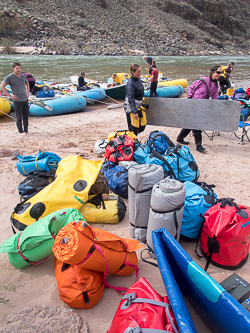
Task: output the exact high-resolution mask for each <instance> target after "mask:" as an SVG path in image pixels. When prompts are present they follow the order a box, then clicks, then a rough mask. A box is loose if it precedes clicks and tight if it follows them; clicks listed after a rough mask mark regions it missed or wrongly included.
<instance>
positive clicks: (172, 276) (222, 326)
mask: <svg viewBox="0 0 250 333" xmlns="http://www.w3.org/2000/svg"><path fill="white" fill-rule="evenodd" d="M152 236H153V246H154V251H155V255H156V258H157V261H158V264H159V268H160V271H161V276H162V279H163V282H164V284H165V288H166V291H167V294H168V296H169V299H170V303H171V305H172V308H173V311H174V314H175V318H176V320H177V323H178V326H179V330H180V332H195V330H191V328H190V327H188V326H187V325H190V316H188V317H187V313H188V311H187V308H186V305H185V302H184V300H183V298H182V294H183V295H184V296H185V297H186V298H187V299H188V300H189V302H190V304H191V305H192V306H193V307H194V309H195V310H196V312H197V313H198V314H199V315H200V317H201V318H202V319H203V320H204V322H205V323H206V324H207V325H208V326H209V327H210V328H211V330H212V332H214V333H232V332H250V313H249V312H248V311H247V310H246V309H244V308H243V306H241V305H240V303H238V302H237V301H236V300H235V299H234V298H233V297H232V296H231V295H229V293H228V292H227V291H226V290H225V289H224V288H223V287H222V286H221V285H220V284H219V283H217V282H216V281H215V280H214V279H213V278H211V277H210V276H209V275H208V274H207V273H206V272H205V271H204V270H203V269H202V268H200V266H198V265H197V264H196V263H195V262H194V261H193V260H192V258H191V257H190V256H189V255H188V254H187V252H186V251H185V250H184V249H183V248H182V247H181V246H180V244H179V243H178V242H177V241H176V240H175V239H174V238H173V237H172V236H171V235H170V234H169V233H168V232H167V230H165V229H164V228H161V229H158V230H156V231H153V234H152ZM181 293H182V294H181Z"/></svg>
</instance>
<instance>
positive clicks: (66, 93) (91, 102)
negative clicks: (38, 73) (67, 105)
mask: <svg viewBox="0 0 250 333" xmlns="http://www.w3.org/2000/svg"><path fill="white" fill-rule="evenodd" d="M43 83H44V85H45V86H48V87H50V88H52V89H53V90H58V91H59V92H60V93H62V94H63V95H70V96H73V97H75V98H76V99H77V100H78V103H79V105H80V104H81V101H80V99H79V98H78V97H77V96H76V95H74V94H72V93H70V92H68V91H65V90H63V89H60V88H56V87H52V86H51V85H50V84H48V83H46V82H43ZM83 97H84V98H85V99H86V101H87V103H88V104H91V105H93V104H95V102H94V101H93V100H90V99H89V98H87V97H86V96H83Z"/></svg>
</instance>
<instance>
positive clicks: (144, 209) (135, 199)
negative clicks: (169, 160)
mask: <svg viewBox="0 0 250 333" xmlns="http://www.w3.org/2000/svg"><path fill="white" fill-rule="evenodd" d="M163 177H164V174H163V168H162V166H160V165H156V164H139V165H136V166H133V167H131V168H129V169H128V204H129V222H130V235H131V237H134V238H135V239H137V240H139V241H141V242H143V243H146V235H147V226H148V216H149V207H150V198H151V193H152V188H153V185H154V184H156V183H158V182H159V181H160V180H162V179H163Z"/></svg>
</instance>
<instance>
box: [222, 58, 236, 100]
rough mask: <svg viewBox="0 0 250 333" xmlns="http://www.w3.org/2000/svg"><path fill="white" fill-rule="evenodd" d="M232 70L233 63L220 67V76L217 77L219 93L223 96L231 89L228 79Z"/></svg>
mask: <svg viewBox="0 0 250 333" xmlns="http://www.w3.org/2000/svg"><path fill="white" fill-rule="evenodd" d="M233 68H234V62H233V61H232V62H230V63H229V64H228V65H227V66H221V70H222V74H221V76H220V77H219V85H220V93H221V94H222V95H225V94H226V92H227V89H229V88H230V87H231V82H230V77H231V72H232V70H233Z"/></svg>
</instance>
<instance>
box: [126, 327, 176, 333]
mask: <svg viewBox="0 0 250 333" xmlns="http://www.w3.org/2000/svg"><path fill="white" fill-rule="evenodd" d="M177 332H178V331H177ZM124 333H171V332H170V331H165V330H158V329H157V328H140V327H128V328H126V329H125V331H124Z"/></svg>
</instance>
